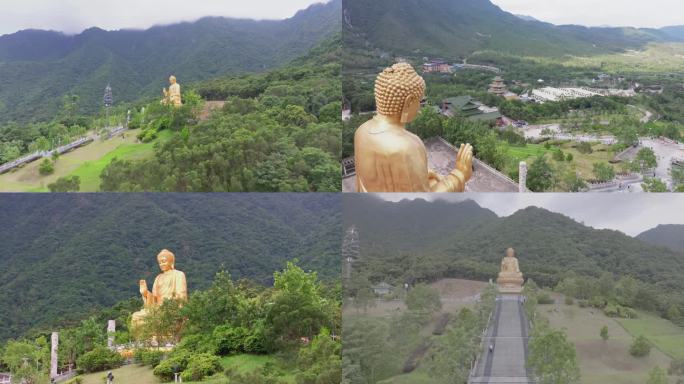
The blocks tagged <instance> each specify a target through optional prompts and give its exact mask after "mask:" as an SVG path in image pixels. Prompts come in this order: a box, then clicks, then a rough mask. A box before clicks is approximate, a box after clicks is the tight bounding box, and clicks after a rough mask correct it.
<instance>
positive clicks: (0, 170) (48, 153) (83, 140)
mask: <svg viewBox="0 0 684 384" xmlns="http://www.w3.org/2000/svg"><path fill="white" fill-rule="evenodd" d="M91 141H93V138H92V137H81V138H79V139H78V140H76V141H74V142H72V143H69V144H67V145H63V146H61V147H57V148H55V149H53V150H51V151H38V152H34V153H32V154H30V155H26V156H24V157H21V158H18V159H15V160H12V161H10V162H8V163H5V164H2V165H0V174H3V173H5V172H7V171H9V170H11V169H13V168H16V167H18V166H20V165H23V164H28V163H30V162H33V161H36V160H38V159H40V158H42V157H49V156H52V154H53V153H55V152H56V153H58V154H60V155H61V154H63V153H65V152H69V151H70V150H72V149H74V148H77V147H80V146H82V145H85V144H87V143H89V142H91Z"/></svg>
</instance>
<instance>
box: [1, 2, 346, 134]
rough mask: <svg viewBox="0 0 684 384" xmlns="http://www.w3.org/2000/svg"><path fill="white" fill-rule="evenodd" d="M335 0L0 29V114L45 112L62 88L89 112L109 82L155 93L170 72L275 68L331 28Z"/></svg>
mask: <svg viewBox="0 0 684 384" xmlns="http://www.w3.org/2000/svg"><path fill="white" fill-rule="evenodd" d="M341 4H342V1H341V0H332V1H330V2H328V3H326V4H316V5H312V6H310V7H309V8H308V9H306V10H303V11H300V12H299V13H297V14H296V15H295V16H294V17H292V18H290V19H286V20H281V21H254V20H241V19H229V18H220V17H208V18H204V19H201V20H199V21H197V22H193V23H180V24H173V25H166V26H156V27H153V28H150V29H147V30H117V31H104V30H101V29H98V28H91V29H88V30H86V31H84V32H82V33H80V34H78V35H74V36H70V35H64V34H61V33H59V32H48V31H39V30H26V31H20V32H17V33H14V34H10V35H4V36H0V78H1V79H2V84H0V122H7V121H20V122H26V121H45V120H52V118H53V117H54V115H55V113H56V112H57V111H58V109H59V107H60V105H61V100H62V96H63V95H67V94H69V95H77V96H79V97H80V99H81V103H80V108H81V110H80V112H82V113H88V114H92V113H94V112H97V111H99V110H100V108H101V105H102V95H103V92H104V88H105V86H106V85H107V84H108V83H110V84H111V86H112V88H113V92H114V99H115V102H117V103H121V102H131V101H135V100H137V99H139V98H141V97H144V96H146V97H150V96H156V95H161V88H162V87H164V86H166V81H167V79H168V76H169V75H170V74H175V75H176V76H177V77H178V80H179V82H180V83H181V84H189V83H192V82H196V81H201V80H206V79H209V78H213V77H217V76H221V75H223V74H227V73H241V72H263V71H266V70H271V69H274V68H276V67H278V66H280V65H282V64H284V63H287V62H288V61H290V60H292V59H294V58H296V57H299V56H301V55H303V54H305V53H306V52H308V51H309V50H310V49H311V48H312V47H314V46H316V45H317V44H319V43H320V42H321V41H322V40H324V39H326V38H329V37H330V36H331V35H332V34H334V33H338V32H339V30H340V12H341V11H340V10H341Z"/></svg>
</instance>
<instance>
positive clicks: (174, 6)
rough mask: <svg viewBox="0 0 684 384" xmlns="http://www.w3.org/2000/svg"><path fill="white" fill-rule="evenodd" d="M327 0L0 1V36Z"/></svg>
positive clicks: (237, 13)
mask: <svg viewBox="0 0 684 384" xmlns="http://www.w3.org/2000/svg"><path fill="white" fill-rule="evenodd" d="M326 1H327V0H285V1H283V0H249V1H245V0H192V1H188V0H163V1H162V0H1V1H0V35H2V34H7V33H13V32H16V31H18V30H21V29H28V28H33V29H48V30H57V31H63V32H66V33H78V32H81V31H83V30H84V29H86V28H89V27H93V26H95V27H99V28H102V29H107V30H114V29H124V28H136V29H142V28H149V27H150V26H153V25H157V24H169V23H174V22H178V21H194V20H197V19H199V18H201V17H204V16H226V17H239V18H252V19H285V18H288V17H291V16H293V15H294V14H295V13H296V12H297V11H298V10H300V9H304V8H306V7H308V6H309V5H311V4H314V3H319V2H326Z"/></svg>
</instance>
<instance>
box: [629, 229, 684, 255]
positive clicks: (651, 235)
mask: <svg viewBox="0 0 684 384" xmlns="http://www.w3.org/2000/svg"><path fill="white" fill-rule="evenodd" d="M636 238H637V239H639V240H641V241H645V242H647V243H651V244H655V245H659V246H663V247H668V248H670V249H672V250H675V251H679V252H684V225H681V224H667V225H659V226H657V227H655V228H651V229H649V230H648V231H644V232H642V233H640V234H639V235H637V236H636Z"/></svg>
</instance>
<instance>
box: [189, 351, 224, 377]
mask: <svg viewBox="0 0 684 384" xmlns="http://www.w3.org/2000/svg"><path fill="white" fill-rule="evenodd" d="M222 368H223V367H222V366H221V359H220V358H219V357H218V356H214V355H210V354H208V353H200V354H198V355H192V356H191V357H190V360H189V361H188V365H187V367H186V368H185V370H184V371H183V373H182V374H181V378H182V379H183V381H200V380H202V379H204V378H205V377H208V376H212V375H214V374H216V373H218V372H220V371H221V369H222Z"/></svg>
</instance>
